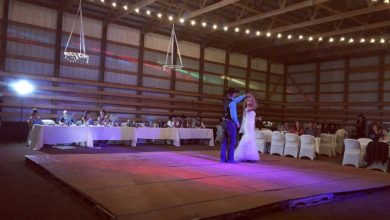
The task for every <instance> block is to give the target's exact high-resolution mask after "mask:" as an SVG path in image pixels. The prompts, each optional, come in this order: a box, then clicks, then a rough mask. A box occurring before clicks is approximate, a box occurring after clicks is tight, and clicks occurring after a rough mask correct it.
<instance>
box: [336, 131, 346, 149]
mask: <svg viewBox="0 0 390 220" xmlns="http://www.w3.org/2000/svg"><path fill="white" fill-rule="evenodd" d="M344 131H345V130H344V129H339V130H337V131H336V135H337V138H336V146H337V147H336V152H337V153H338V154H342V153H343V144H344V139H345V132H344Z"/></svg>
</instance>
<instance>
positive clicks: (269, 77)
mask: <svg viewBox="0 0 390 220" xmlns="http://www.w3.org/2000/svg"><path fill="white" fill-rule="evenodd" d="M270 82H271V61H270V60H269V59H267V75H266V85H265V100H266V101H267V102H268V101H269V99H270V91H269V89H270ZM266 107H268V105H266Z"/></svg>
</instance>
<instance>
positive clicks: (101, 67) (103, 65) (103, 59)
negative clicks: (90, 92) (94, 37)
mask: <svg viewBox="0 0 390 220" xmlns="http://www.w3.org/2000/svg"><path fill="white" fill-rule="evenodd" d="M107 29H108V23H107V22H104V23H103V29H102V37H101V41H100V61H99V78H98V80H99V83H103V82H104V75H105V72H106V53H107ZM98 90H99V91H103V90H104V87H102V86H99V87H98ZM99 98H100V99H103V95H100V97H99ZM98 107H99V108H102V104H101V103H100V104H98Z"/></svg>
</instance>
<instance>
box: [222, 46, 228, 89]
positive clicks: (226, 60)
mask: <svg viewBox="0 0 390 220" xmlns="http://www.w3.org/2000/svg"><path fill="white" fill-rule="evenodd" d="M229 63H230V51H226V56H225V67H224V74H225V75H224V81H223V91H226V90H227V88H228V83H229Z"/></svg>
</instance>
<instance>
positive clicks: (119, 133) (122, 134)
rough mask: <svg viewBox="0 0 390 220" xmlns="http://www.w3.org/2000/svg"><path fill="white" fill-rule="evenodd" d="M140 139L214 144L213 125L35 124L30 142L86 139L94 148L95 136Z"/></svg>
mask: <svg viewBox="0 0 390 220" xmlns="http://www.w3.org/2000/svg"><path fill="white" fill-rule="evenodd" d="M138 139H164V140H172V141H173V145H175V146H180V140H181V139H208V140H209V146H214V134H213V130H212V129H198V128H134V127H102V126H44V125H34V127H33V128H32V130H31V132H30V134H29V137H28V144H29V146H30V147H31V148H32V149H34V150H40V149H41V148H42V147H43V146H44V145H45V144H52V145H53V144H67V143H75V142H85V143H86V147H90V148H92V147H93V141H96V140H117V141H121V140H124V141H131V145H132V146H136V145H137V142H138Z"/></svg>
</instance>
